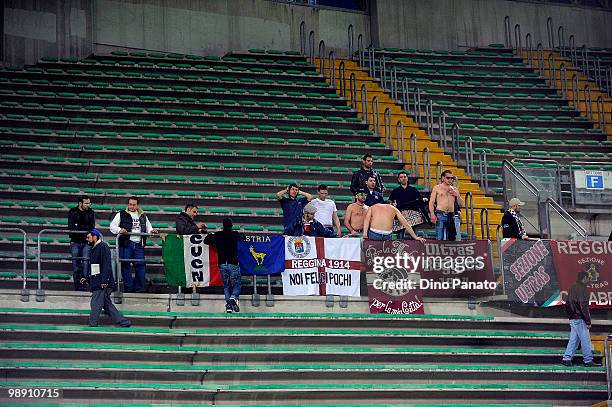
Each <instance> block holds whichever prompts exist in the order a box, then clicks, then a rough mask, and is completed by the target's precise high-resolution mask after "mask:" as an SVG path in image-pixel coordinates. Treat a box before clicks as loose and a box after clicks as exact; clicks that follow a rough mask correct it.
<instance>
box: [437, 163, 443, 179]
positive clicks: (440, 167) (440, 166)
mask: <svg viewBox="0 0 612 407" xmlns="http://www.w3.org/2000/svg"><path fill="white" fill-rule="evenodd" d="M443 172H444V163H443V162H442V161H438V162H436V181H437V180H439V179H440V177H442V173H443Z"/></svg>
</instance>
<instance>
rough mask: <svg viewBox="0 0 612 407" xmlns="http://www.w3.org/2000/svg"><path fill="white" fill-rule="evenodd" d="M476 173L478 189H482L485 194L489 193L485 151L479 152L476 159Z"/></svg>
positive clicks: (487, 165) (487, 164)
mask: <svg viewBox="0 0 612 407" xmlns="http://www.w3.org/2000/svg"><path fill="white" fill-rule="evenodd" d="M478 172H479V174H480V187H481V188H483V189H484V191H485V193H486V192H488V191H489V163H488V161H487V152H486V151H485V150H483V151H481V152H480V156H479V157H478Z"/></svg>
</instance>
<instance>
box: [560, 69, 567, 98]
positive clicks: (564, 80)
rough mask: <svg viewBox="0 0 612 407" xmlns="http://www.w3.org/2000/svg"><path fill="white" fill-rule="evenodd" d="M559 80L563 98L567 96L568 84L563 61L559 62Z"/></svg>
mask: <svg viewBox="0 0 612 407" xmlns="http://www.w3.org/2000/svg"><path fill="white" fill-rule="evenodd" d="M559 80H560V81H561V94H562V95H563V97H564V98H567V96H568V94H567V91H568V86H567V68H566V67H565V62H563V63H561V66H560V67H559Z"/></svg>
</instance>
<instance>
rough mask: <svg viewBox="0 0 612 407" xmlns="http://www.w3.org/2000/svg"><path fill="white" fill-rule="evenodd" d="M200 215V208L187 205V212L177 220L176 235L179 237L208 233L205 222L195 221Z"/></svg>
mask: <svg viewBox="0 0 612 407" xmlns="http://www.w3.org/2000/svg"><path fill="white" fill-rule="evenodd" d="M197 214H198V207H197V206H196V205H195V204H192V203H190V204H187V205H185V211H184V212H181V213H180V215H179V216H177V218H176V233H178V234H179V235H195V234H197V233H206V232H207V230H206V224H205V223H204V222H197V223H196V221H195V217H196V215H197Z"/></svg>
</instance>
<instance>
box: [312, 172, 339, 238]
mask: <svg viewBox="0 0 612 407" xmlns="http://www.w3.org/2000/svg"><path fill="white" fill-rule="evenodd" d="M317 195H318V198H315V199H313V200H312V201H311V202H310V203H311V204H312V205H314V206H315V208H317V212H316V213H315V219H316V220H317V221H318V222H320V223H321V224H322V225H323V226H325V227H326V228H327V229H329V230H331V231H332V232H333V231H334V226H335V227H336V234H337V235H338V237H340V236H342V229H341V228H340V219H339V218H338V213H337V212H338V209H337V208H336V203H335V202H334V201H332V200H331V199H327V195H328V191H327V185H324V184H321V185H319V187H318V188H317Z"/></svg>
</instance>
